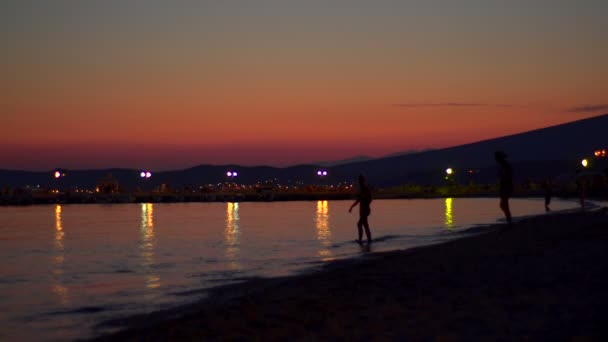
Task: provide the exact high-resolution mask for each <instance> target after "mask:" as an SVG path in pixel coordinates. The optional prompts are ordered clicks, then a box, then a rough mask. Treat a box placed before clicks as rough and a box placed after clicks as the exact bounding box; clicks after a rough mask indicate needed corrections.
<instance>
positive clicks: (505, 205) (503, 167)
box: [494, 151, 513, 228]
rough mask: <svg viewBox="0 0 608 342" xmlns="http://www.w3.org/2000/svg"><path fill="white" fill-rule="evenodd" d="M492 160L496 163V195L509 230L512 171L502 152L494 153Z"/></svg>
mask: <svg viewBox="0 0 608 342" xmlns="http://www.w3.org/2000/svg"><path fill="white" fill-rule="evenodd" d="M494 158H495V159H496V162H497V163H498V166H499V169H498V177H499V178H498V179H499V183H498V193H499V195H500V209H502V211H503V212H504V213H505V217H506V218H507V224H508V226H509V228H510V227H511V226H512V225H513V222H512V220H511V209H509V198H510V197H511V196H512V195H513V169H512V168H511V165H510V164H509V162H508V161H507V155H506V154H505V153H504V152H503V151H496V152H495V153H494Z"/></svg>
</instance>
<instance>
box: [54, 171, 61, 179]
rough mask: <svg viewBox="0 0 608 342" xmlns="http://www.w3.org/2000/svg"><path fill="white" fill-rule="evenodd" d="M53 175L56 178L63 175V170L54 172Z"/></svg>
mask: <svg viewBox="0 0 608 342" xmlns="http://www.w3.org/2000/svg"><path fill="white" fill-rule="evenodd" d="M53 176H54V177H55V178H59V177H61V172H59V171H55V173H54V174H53Z"/></svg>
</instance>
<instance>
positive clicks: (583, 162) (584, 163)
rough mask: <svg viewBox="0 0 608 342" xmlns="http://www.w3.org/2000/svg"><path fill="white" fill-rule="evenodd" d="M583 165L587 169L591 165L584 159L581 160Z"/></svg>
mask: <svg viewBox="0 0 608 342" xmlns="http://www.w3.org/2000/svg"><path fill="white" fill-rule="evenodd" d="M581 165H583V167H587V165H589V162H588V161H587V159H583V160H581Z"/></svg>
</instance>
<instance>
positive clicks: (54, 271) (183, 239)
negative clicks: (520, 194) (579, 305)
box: [0, 198, 578, 340]
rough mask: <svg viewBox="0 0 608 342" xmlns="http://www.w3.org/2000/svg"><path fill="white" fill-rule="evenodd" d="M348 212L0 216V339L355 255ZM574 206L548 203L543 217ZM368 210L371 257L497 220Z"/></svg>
mask: <svg viewBox="0 0 608 342" xmlns="http://www.w3.org/2000/svg"><path fill="white" fill-rule="evenodd" d="M349 205H350V201H315V202H268V203H266V202H264V203H248V202H244V203H232V202H229V203H172V204H165V203H162V204H158V203H157V204H153V203H143V204H119V205H52V206H42V205H41V206H31V207H0V217H2V218H3V219H4V220H5V221H4V222H7V224H4V225H2V226H0V260H7V263H5V264H4V265H3V267H0V326H3V327H7V326H8V327H14V329H12V330H11V331H10V332H7V331H3V332H0V340H3V339H4V338H5V337H7V339H12V340H19V339H28V337H32V336H53V334H57V332H58V331H63V332H65V329H66V328H65V327H66V326H69V328H67V329H69V331H70V332H72V333H73V334H72V335H69V334H63V332H62V334H63V335H61V336H60V338H59V339H62V338H63V339H64V340H65V339H72V338H76V337H78V336H84V334H86V331H87V329H88V328H89V327H90V325H92V324H94V323H97V322H98V321H99V320H101V319H102V318H111V317H116V316H120V315H124V314H125V312H126V311H128V312H129V313H133V312H141V311H147V310H150V306H155V305H156V306H155V307H158V305H159V303H160V304H167V303H169V304H173V303H179V302H182V301H184V298H185V297H183V296H181V297H180V296H176V295H175V294H176V293H180V292H188V291H191V290H196V289H200V288H207V287H211V286H216V285H221V284H223V283H228V282H230V280H231V279H232V278H231V277H235V276H236V277H238V274H246V275H251V276H268V275H282V274H286V273H288V272H291V271H294V270H295V271H297V270H303V269H306V268H307V267H310V265H311V262H312V264H315V262H318V261H328V260H334V259H337V258H344V257H352V256H357V255H360V253H361V249H360V248H359V246H358V245H357V244H355V243H352V242H353V241H354V239H355V238H356V234H357V230H356V221H357V218H358V217H357V215H353V214H349V213H348V207H349ZM577 206H578V204H577V203H576V202H565V201H559V200H557V201H555V202H554V203H552V209H553V210H554V212H555V211H559V210H560V209H570V208H576V207H577ZM372 207H373V208H372V215H371V216H370V225H371V230H372V234H373V236H374V238H376V239H378V241H379V242H377V243H374V248H373V250H374V251H385V250H391V249H399V248H408V247H413V246H418V245H422V244H428V243H433V242H436V241H437V240H438V239H445V238H446V236H447V238H450V237H451V236H458V234H451V232H452V231H459V230H461V229H462V228H463V227H467V226H470V225H474V224H484V223H493V222H495V221H496V219H502V217H503V215H502V212H501V211H500V209H499V208H498V200H496V199H494V198H489V199H461V198H447V199H431V200H376V201H374V202H373V204H372ZM512 211H513V213H514V215H515V216H516V217H517V216H523V215H532V214H536V215H538V214H542V215H544V214H545V213H544V202H543V201H542V200H525V199H515V200H513V201H512ZM50 213H52V214H54V217H53V215H52V214H51V215H49V214H50ZM446 233H447V234H446ZM83 308H84V309H83ZM152 309H154V308H152ZM91 310H93V311H92V312H91ZM95 310H98V311H95ZM57 312H61V313H62V314H59V315H57V314H54V313H57ZM32 322H42V323H40V324H38V323H37V324H36V325H35V326H34V324H33V323H32ZM58 327H59V329H58ZM61 327H63V330H61ZM37 329H38V330H37ZM45 329H46V330H45ZM78 329H81V330H78ZM2 333H3V334H5V335H4V336H3V335H1V334H2ZM7 334H8V335H7ZM28 334H29V335H28ZM13 335H14V336H13ZM66 336H67V337H66ZM8 337H11V338H8ZM13 337H14V338H13ZM38 339H39V338H38ZM49 339H50V337H49Z"/></svg>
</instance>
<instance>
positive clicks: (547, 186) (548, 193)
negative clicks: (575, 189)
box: [542, 179, 553, 211]
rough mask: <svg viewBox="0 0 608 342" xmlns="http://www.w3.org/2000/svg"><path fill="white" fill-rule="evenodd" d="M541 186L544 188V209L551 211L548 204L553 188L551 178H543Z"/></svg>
mask: <svg viewBox="0 0 608 342" xmlns="http://www.w3.org/2000/svg"><path fill="white" fill-rule="evenodd" d="M542 188H543V189H544V190H545V211H551V209H549V204H550V203H551V196H553V189H551V180H549V179H545V180H544V181H543V183H542Z"/></svg>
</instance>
